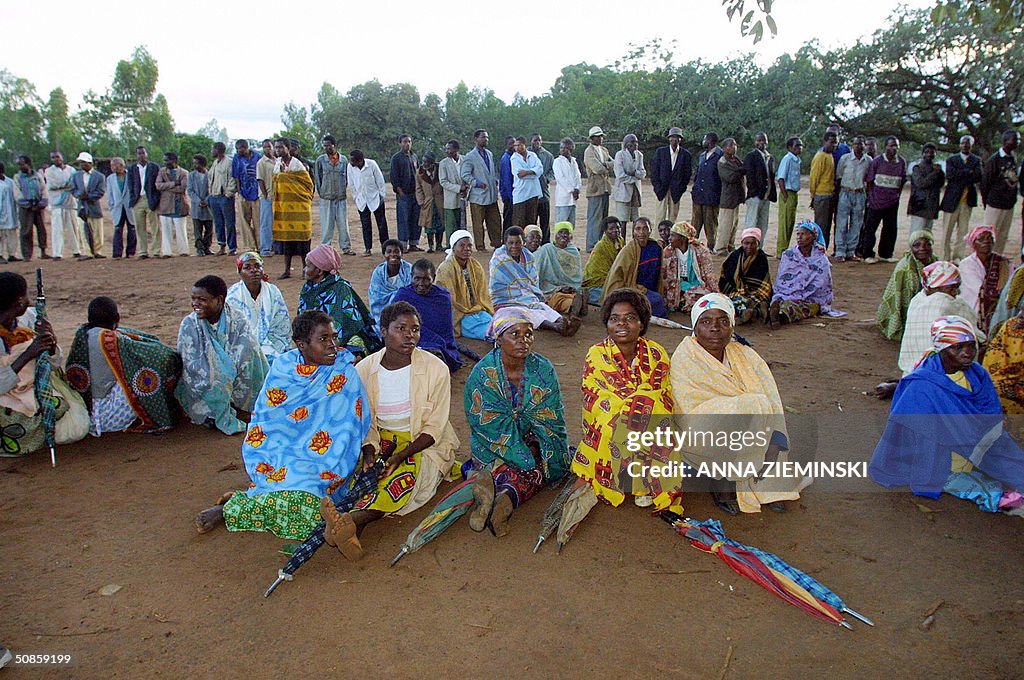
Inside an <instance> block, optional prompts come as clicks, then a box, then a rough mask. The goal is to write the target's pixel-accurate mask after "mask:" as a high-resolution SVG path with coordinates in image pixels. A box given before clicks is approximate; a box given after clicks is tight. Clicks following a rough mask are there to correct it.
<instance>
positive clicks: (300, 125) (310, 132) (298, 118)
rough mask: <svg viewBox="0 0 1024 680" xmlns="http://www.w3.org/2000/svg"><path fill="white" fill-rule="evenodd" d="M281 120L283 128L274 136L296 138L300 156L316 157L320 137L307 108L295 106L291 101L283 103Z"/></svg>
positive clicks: (318, 151)
mask: <svg viewBox="0 0 1024 680" xmlns="http://www.w3.org/2000/svg"><path fill="white" fill-rule="evenodd" d="M281 122H282V123H284V130H282V131H281V132H279V133H278V134H277V135H276V136H277V137H285V138H287V139H297V140H298V141H299V153H300V154H302V157H303V158H316V155H317V154H319V153H320V137H319V135H317V133H316V128H315V127H314V125H313V121H312V120H311V118H310V113H309V110H308V109H306V107H304V106H296V105H295V104H294V103H293V102H288V103H287V104H285V107H284V114H283V115H282V116H281Z"/></svg>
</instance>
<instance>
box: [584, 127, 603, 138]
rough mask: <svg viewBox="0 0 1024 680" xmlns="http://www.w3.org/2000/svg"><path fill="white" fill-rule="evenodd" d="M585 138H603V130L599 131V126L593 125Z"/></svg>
mask: <svg viewBox="0 0 1024 680" xmlns="http://www.w3.org/2000/svg"><path fill="white" fill-rule="evenodd" d="M587 137H604V130H602V129H601V126H600V125H595V126H594V127H592V128H590V132H589V133H588V134H587Z"/></svg>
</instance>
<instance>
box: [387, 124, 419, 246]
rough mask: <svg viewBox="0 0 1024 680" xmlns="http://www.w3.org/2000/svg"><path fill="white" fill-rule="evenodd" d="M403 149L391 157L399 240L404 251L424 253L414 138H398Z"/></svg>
mask: <svg viewBox="0 0 1024 680" xmlns="http://www.w3.org/2000/svg"><path fill="white" fill-rule="evenodd" d="M398 145H399V146H400V147H401V148H400V149H399V150H398V153H396V154H395V155H394V156H392V157H391V187H392V188H393V189H394V190H395V196H396V198H397V200H396V204H395V214H396V217H397V218H398V240H399V242H401V244H402V250H403V251H406V252H409V251H422V250H423V249H422V248H420V206H419V204H418V203H417V202H416V170H417V169H419V163H418V159H417V158H416V154H414V153H413V152H412V137H410V136H409V135H402V136H401V137H399V138H398Z"/></svg>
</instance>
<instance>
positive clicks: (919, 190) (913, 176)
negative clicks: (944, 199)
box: [907, 142, 946, 231]
mask: <svg viewBox="0 0 1024 680" xmlns="http://www.w3.org/2000/svg"><path fill="white" fill-rule="evenodd" d="M937 149H938V147H937V146H935V144H933V143H932V142H927V143H926V144H925V145H924V146H923V147H921V160H919V161H918V162H917V163H916V164H915V165H914V169H913V171H912V172H911V173H910V200H909V201H908V202H907V214H908V215H910V231H917V230H919V229H926V230H928V231H931V230H932V224H933V223H934V222H935V218H936V217H938V216H939V195H940V194H941V193H942V185H943V184H945V182H946V173H944V172H943V171H942V166H940V165H939V164H938V163H936V162H935V151H936V150H937Z"/></svg>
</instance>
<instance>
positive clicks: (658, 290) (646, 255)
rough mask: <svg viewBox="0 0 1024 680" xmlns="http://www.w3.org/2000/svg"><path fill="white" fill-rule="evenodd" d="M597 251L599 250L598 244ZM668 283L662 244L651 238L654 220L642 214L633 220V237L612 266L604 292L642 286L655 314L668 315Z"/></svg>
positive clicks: (641, 290) (640, 289)
mask: <svg viewBox="0 0 1024 680" xmlns="http://www.w3.org/2000/svg"><path fill="white" fill-rule="evenodd" d="M599 243H600V242H599ZM594 252H597V248H596V247H595V249H594ZM664 283H665V282H664V280H663V279H662V277H661V246H659V245H658V242H657V241H653V240H651V221H650V220H649V219H647V218H646V217H638V218H637V219H636V222H634V223H633V240H632V241H630V242H629V243H627V244H626V245H624V246H623V247H622V250H620V251H619V254H618V255H616V256H615V261H614V262H612V266H611V268H610V269H609V270H608V278H606V279H605V282H604V292H603V294H604V295H608V293H609V292H611V291H613V290H618V289H619V288H632V289H634V290H638V291H640V292H641V293H643V294H645V295H646V296H647V300H648V301H649V302H650V303H651V314H652V315H653V316H657V317H661V318H665V317H667V316H668V308H667V306H666V305H665V298H664V297H662V292H663V290H664Z"/></svg>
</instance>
